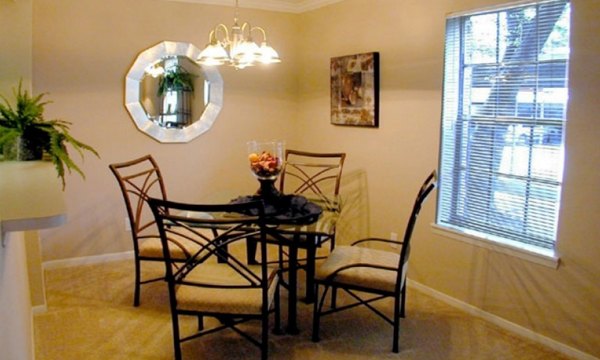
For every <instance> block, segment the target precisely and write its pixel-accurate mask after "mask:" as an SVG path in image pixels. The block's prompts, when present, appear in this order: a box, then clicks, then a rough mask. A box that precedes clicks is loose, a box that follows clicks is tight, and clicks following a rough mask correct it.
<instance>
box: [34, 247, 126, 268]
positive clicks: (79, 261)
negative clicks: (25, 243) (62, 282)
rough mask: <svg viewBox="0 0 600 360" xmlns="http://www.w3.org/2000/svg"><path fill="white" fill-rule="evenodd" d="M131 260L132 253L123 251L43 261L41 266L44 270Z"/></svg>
mask: <svg viewBox="0 0 600 360" xmlns="http://www.w3.org/2000/svg"><path fill="white" fill-rule="evenodd" d="M126 259H133V251H124V252H120V253H112V254H103V255H94V256H83V257H77V258H70V259H61V260H51V261H45V262H44V263H43V264H42V268H43V269H44V270H51V269H58V268H64V267H71V266H80V265H92V264H100V263H105V262H110V261H118V260H126Z"/></svg>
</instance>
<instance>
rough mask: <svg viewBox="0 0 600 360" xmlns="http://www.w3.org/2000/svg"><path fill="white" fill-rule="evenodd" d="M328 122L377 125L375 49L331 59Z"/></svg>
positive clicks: (377, 83)
mask: <svg viewBox="0 0 600 360" xmlns="http://www.w3.org/2000/svg"><path fill="white" fill-rule="evenodd" d="M330 66H331V123H332V124H334V125H349V126H367V127H378V126H379V53H378V52H370V53H364V54H356V55H348V56H340V57H334V58H332V59H331V64H330Z"/></svg>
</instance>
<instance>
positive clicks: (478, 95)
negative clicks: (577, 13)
mask: <svg viewBox="0 0 600 360" xmlns="http://www.w3.org/2000/svg"><path fill="white" fill-rule="evenodd" d="M569 17H570V4H569V2H568V1H567V0H554V1H538V2H535V3H530V4H523V3H520V4H519V5H515V6H512V7H505V8H501V9H498V8H496V9H494V10H488V11H485V12H478V13H471V14H467V15H464V14H463V15H460V16H452V17H449V18H448V19H447V23H446V50H445V69H444V93H443V114H442V131H441V133H442V138H441V151H440V152H441V153H440V187H439V197H438V212H437V220H436V222H437V224H438V225H439V226H442V227H445V228H450V229H452V230H455V231H459V232H462V233H466V234H469V235H474V236H477V237H481V238H486V239H491V240H496V241H500V242H502V243H513V244H518V245H522V244H527V245H531V246H534V247H536V248H538V249H539V248H541V249H553V248H554V243H555V241H556V229H557V223H558V209H559V205H560V193H561V186H562V173H563V153H564V142H563V129H564V125H565V121H566V106H567V98H568V87H567V75H568V71H567V70H568V60H569Z"/></svg>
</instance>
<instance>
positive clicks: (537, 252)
mask: <svg viewBox="0 0 600 360" xmlns="http://www.w3.org/2000/svg"><path fill="white" fill-rule="evenodd" d="M431 226H432V227H433V232H434V233H436V234H438V235H442V236H444V237H446V238H450V239H454V240H458V241H462V242H465V243H467V244H471V245H475V246H479V247H482V248H485V249H488V250H492V251H495V252H499V253H502V254H507V255H510V256H514V257H517V258H519V259H523V260H527V261H530V262H533V263H536V264H539V265H543V266H546V267H549V268H552V269H557V268H558V265H559V263H560V258H559V257H558V256H557V255H556V254H555V253H554V251H553V250H546V249H540V248H536V247H533V246H528V245H526V244H519V243H517V242H514V243H513V242H509V241H502V242H501V241H498V240H493V239H487V238H483V237H480V236H475V235H472V234H468V233H465V232H462V231H459V230H455V229H452V228H448V227H445V226H440V225H438V224H431Z"/></svg>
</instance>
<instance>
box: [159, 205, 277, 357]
mask: <svg viewBox="0 0 600 360" xmlns="http://www.w3.org/2000/svg"><path fill="white" fill-rule="evenodd" d="M149 203H150V207H151V208H152V212H153V214H154V216H155V219H156V223H157V225H158V228H159V233H160V238H161V243H162V247H163V259H164V263H165V271H166V279H167V283H168V288H169V302H170V308H171V319H172V326H173V340H174V350H175V359H181V356H182V352H181V344H182V343H183V342H185V341H188V340H192V339H195V338H198V337H200V336H204V335H208V334H213V333H215V332H217V331H220V330H224V329H231V330H233V331H235V332H237V333H238V334H240V335H241V336H242V337H244V338H245V339H247V340H249V341H250V342H251V343H253V344H254V345H256V346H258V347H260V350H261V358H262V359H267V356H268V347H269V346H268V333H269V331H268V328H269V315H270V314H272V313H274V317H275V319H274V329H275V330H274V331H275V332H276V333H277V332H279V331H280V330H279V328H280V313H279V274H278V268H277V267H274V266H271V265H269V264H267V262H264V261H263V262H262V263H261V264H258V265H249V264H247V263H245V262H244V261H243V260H241V259H239V258H238V257H237V256H236V255H235V252H231V253H229V252H228V250H227V247H228V246H233V245H235V244H237V243H240V242H241V243H242V244H245V240H246V237H248V236H253V237H255V238H257V239H259V242H258V244H260V245H259V249H260V254H261V256H262V257H263V258H265V257H266V254H267V244H266V242H265V237H266V232H267V231H268V229H267V227H266V225H265V217H264V207H263V204H262V202H261V201H252V202H245V203H237V204H231V203H229V204H210V205H202V204H184V203H176V202H170V201H165V200H162V199H154V198H151V199H150V200H149ZM254 214H257V215H254ZM203 229H211V230H213V231H210V232H206V231H202V230H203ZM173 237H185V238H188V239H189V240H192V241H196V242H199V243H202V244H203V245H202V246H201V247H200V249H199V250H198V251H196V252H195V253H194V254H192V256H191V257H189V258H188V259H187V260H186V262H185V263H184V264H183V266H180V267H174V266H173V265H174V263H173V262H172V258H171V252H170V251H169V250H168V245H169V242H170V239H172V238H173ZM180 316H195V317H198V329H197V331H195V332H193V333H191V334H189V333H190V332H191V331H190V330H189V329H188V328H186V327H181V328H180ZM204 317H213V318H215V319H217V320H218V322H219V323H218V324H216V325H214V326H211V327H205V326H204ZM249 320H260V323H261V331H260V335H256V334H252V333H250V331H249V329H242V328H240V327H238V325H239V324H241V323H244V322H246V321H249ZM185 329H187V330H185ZM184 333H185V334H184Z"/></svg>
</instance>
